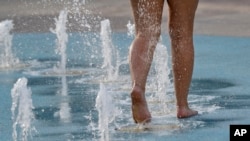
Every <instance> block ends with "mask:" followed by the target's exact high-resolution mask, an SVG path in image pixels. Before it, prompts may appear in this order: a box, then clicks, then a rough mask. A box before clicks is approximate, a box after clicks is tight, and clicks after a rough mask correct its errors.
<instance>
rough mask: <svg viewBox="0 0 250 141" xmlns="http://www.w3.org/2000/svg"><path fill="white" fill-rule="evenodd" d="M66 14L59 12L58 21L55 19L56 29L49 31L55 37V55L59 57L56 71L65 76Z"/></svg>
mask: <svg viewBox="0 0 250 141" xmlns="http://www.w3.org/2000/svg"><path fill="white" fill-rule="evenodd" d="M67 15H68V12H67V11H66V10H63V11H61V12H60V15H59V17H58V19H55V23H56V28H55V29H51V32H52V33H54V34H56V36H57V48H56V53H57V54H59V55H60V56H61V61H60V63H59V68H57V71H59V72H61V73H63V74H65V73H66V63H67V54H66V49H67V43H68V34H67V32H66V30H67V28H66V23H67V21H68V20H67Z"/></svg>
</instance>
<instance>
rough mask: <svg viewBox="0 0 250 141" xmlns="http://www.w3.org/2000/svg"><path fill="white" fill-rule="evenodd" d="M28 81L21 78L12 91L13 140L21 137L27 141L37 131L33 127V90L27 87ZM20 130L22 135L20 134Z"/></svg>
mask: <svg viewBox="0 0 250 141" xmlns="http://www.w3.org/2000/svg"><path fill="white" fill-rule="evenodd" d="M27 83H28V80H27V79H26V78H20V79H18V80H17V82H16V83H15V84H14V87H13V88H12V90H11V97H12V107H11V112H12V120H13V133H12V137H13V140H14V141H16V140H17V139H18V138H19V137H20V138H21V140H22V141H27V140H28V137H29V136H31V132H32V131H34V130H35V128H34V127H32V121H33V120H34V114H33V111H32V109H33V108H34V107H33V104H32V99H31V94H32V92H31V89H30V88H28V87H27ZM19 129H20V131H21V133H19V134H18V132H17V131H18V130H19Z"/></svg>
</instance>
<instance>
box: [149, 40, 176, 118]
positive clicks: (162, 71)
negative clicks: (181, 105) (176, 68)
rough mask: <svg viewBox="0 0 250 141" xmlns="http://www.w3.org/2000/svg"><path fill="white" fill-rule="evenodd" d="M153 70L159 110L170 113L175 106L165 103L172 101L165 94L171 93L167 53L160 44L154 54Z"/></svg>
mask: <svg viewBox="0 0 250 141" xmlns="http://www.w3.org/2000/svg"><path fill="white" fill-rule="evenodd" d="M154 67H155V68H154V69H155V76H154V77H155V79H154V80H155V82H156V83H154V85H155V87H156V92H155V97H156V98H157V99H158V101H160V105H161V106H160V107H161V108H160V109H161V110H163V111H162V112H163V113H167V112H169V111H171V109H173V108H174V107H175V106H172V107H171V106H170V105H175V104H174V103H173V102H172V103H169V104H168V103H167V102H169V101H173V97H171V96H168V95H167V94H168V93H169V92H171V91H173V90H172V89H171V85H172V84H171V82H170V78H169V76H170V72H171V70H170V67H169V66H168V52H167V47H166V46H164V45H163V44H162V43H161V42H159V43H158V44H157V47H156V49H155V54H154Z"/></svg>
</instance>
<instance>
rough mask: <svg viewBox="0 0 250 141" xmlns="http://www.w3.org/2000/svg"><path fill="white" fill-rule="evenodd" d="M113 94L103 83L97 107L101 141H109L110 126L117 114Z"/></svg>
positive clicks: (97, 98)
mask: <svg viewBox="0 0 250 141" xmlns="http://www.w3.org/2000/svg"><path fill="white" fill-rule="evenodd" d="M111 94H112V93H110V92H108V91H107V89H106V87H105V86H104V84H102V83H101V84H100V91H99V92H98V95H97V97H96V105H95V106H96V109H97V111H98V130H99V132H100V136H101V141H109V124H110V123H111V122H113V121H114V119H115V117H116V114H115V113H117V112H116V108H115V105H114V102H113V98H112V96H111Z"/></svg>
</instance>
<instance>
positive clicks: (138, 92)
mask: <svg viewBox="0 0 250 141" xmlns="http://www.w3.org/2000/svg"><path fill="white" fill-rule="evenodd" d="M130 2H131V6H132V9H133V15H134V21H135V28H136V37H135V39H134V41H133V42H132V44H131V47H130V54H129V63H130V73H131V79H132V82H133V87H132V91H131V99H132V114H133V118H134V120H135V122H136V123H144V122H149V121H150V119H151V115H150V112H149V110H148V106H147V102H146V99H145V85H146V81H147V76H148V72H149V69H150V66H151V63H152V59H153V54H154V49H155V47H156V44H157V42H158V40H159V36H160V34H161V29H160V27H161V18H162V10H163V4H164V0H156V1H151V0H131V1H130Z"/></svg>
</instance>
